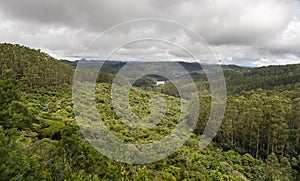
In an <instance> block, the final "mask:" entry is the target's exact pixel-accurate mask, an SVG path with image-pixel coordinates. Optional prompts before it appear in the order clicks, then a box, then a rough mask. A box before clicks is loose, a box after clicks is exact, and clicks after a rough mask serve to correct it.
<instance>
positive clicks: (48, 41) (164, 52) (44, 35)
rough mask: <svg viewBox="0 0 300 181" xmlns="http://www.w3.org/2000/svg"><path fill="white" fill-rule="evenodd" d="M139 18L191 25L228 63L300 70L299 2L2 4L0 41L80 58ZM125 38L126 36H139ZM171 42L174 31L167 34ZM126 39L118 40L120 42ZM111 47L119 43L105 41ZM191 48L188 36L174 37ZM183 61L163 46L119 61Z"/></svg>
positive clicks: (144, 46) (2, 0) (40, 0)
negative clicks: (100, 38) (294, 65)
mask: <svg viewBox="0 0 300 181" xmlns="http://www.w3.org/2000/svg"><path fill="white" fill-rule="evenodd" d="M140 18H163V19H168V20H173V21H177V22H180V23H182V24H184V25H186V26H187V27H188V28H190V29H191V30H193V31H195V32H197V33H198V34H199V35H200V36H202V37H203V39H204V40H205V41H207V42H208V44H209V45H210V46H211V48H212V50H213V52H214V53H215V55H216V57H217V59H220V60H222V62H223V63H225V64H238V65H248V66H262V65H270V64H291V63H300V5H299V1H297V0H250V1H249V0H63V1H62V0H26V1H25V0H23V1H20V0H0V42H10V43H19V44H22V45H26V46H29V47H32V48H39V49H41V50H43V51H45V52H47V53H49V54H50V55H52V56H54V57H55V58H67V59H78V58H79V57H80V56H81V54H82V52H83V51H84V49H85V48H86V47H87V45H88V44H89V43H90V42H91V41H92V40H94V39H95V37H96V36H97V35H98V34H99V33H101V32H103V31H105V30H106V29H108V28H109V27H111V26H114V25H116V24H119V23H122V22H124V21H129V20H132V19H140ZM132 28H133V31H125V32H122V36H124V37H125V36H127V35H126V33H132V32H135V31H134V27H132ZM164 31H165V32H164V34H165V35H166V36H167V35H168V31H170V32H171V31H172V30H170V29H165V30H164ZM122 36H120V37H118V38H122ZM107 40H110V41H111V43H113V42H114V41H115V40H116V37H115V36H114V37H107ZM175 40H176V42H177V43H178V44H180V45H182V46H183V47H188V46H193V42H192V41H193V40H192V39H190V38H188V37H186V36H185V35H184V34H181V35H180V36H179V35H178V36H177V37H176V38H175ZM147 56H149V57H150V56H151V57H152V58H153V59H156V58H157V59H158V60H180V59H181V58H182V57H184V56H182V52H181V53H180V50H177V49H176V48H174V47H173V48H172V47H170V45H165V44H164V45H163V43H161V42H160V43H158V42H152V43H149V42H139V43H135V44H134V43H133V44H130V45H128V46H125V47H123V48H121V49H120V50H119V51H117V52H116V53H115V55H114V56H112V58H114V59H139V60H141V59H143V58H145V57H147Z"/></svg>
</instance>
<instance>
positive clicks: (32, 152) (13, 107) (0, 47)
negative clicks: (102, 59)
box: [0, 44, 300, 181]
mask: <svg viewBox="0 0 300 181" xmlns="http://www.w3.org/2000/svg"><path fill="white" fill-rule="evenodd" d="M65 62H66V61H65ZM108 63H109V64H108V65H109V66H108V67H107V71H109V70H113V71H115V70H117V69H118V68H120V67H121V64H118V63H115V62H108ZM185 66H186V67H190V72H191V73H193V75H195V76H198V78H199V77H200V76H203V74H202V72H201V71H202V70H198V69H193V68H194V67H193V65H192V64H186V65H185ZM0 70H1V72H0V76H1V78H0V181H2V180H5V181H7V180H67V181H71V180H72V181H73V180H78V181H81V180H96V181H97V180H214V181H217V180H245V181H247V180H266V181H267V180H295V181H296V180H299V170H300V155H299V153H300V146H299V145H300V144H299V143H300V124H299V123H300V122H299V120H300V113H299V110H300V109H299V108H300V99H299V92H300V91H299V90H300V84H299V79H298V78H299V77H297V75H298V73H299V65H291V66H274V67H272V66H271V67H262V68H255V69H250V68H241V67H236V66H232V67H231V68H230V67H228V68H227V69H224V74H225V75H226V79H227V87H228V86H231V85H232V87H231V88H238V89H240V90H241V91H240V92H238V91H237V93H231V94H229V95H228V96H227V106H226V113H225V115H224V119H223V123H222V126H221V128H220V129H219V130H218V133H217V135H216V137H215V139H214V140H213V142H211V143H210V145H209V146H208V147H207V148H205V149H200V147H199V139H200V138H201V135H202V134H203V130H204V129H205V126H206V121H207V120H208V117H209V115H210V105H211V95H210V93H209V91H207V90H206V88H207V86H208V83H207V82H202V80H201V79H199V82H196V85H197V86H198V88H199V100H200V105H201V110H200V114H199V119H198V123H197V126H196V129H195V130H194V132H193V133H192V135H191V136H190V138H189V139H188V140H187V142H186V143H185V144H184V145H183V147H181V148H180V149H179V150H177V151H176V152H175V153H174V154H172V155H171V156H169V157H167V158H165V159H163V160H160V161H157V162H154V163H150V164H145V165H131V164H125V163H121V162H118V161H116V160H112V159H109V158H107V157H105V156H104V155H102V154H101V153H99V152H98V151H96V150H95V149H94V148H93V147H92V146H91V145H90V144H89V143H88V142H87V140H86V139H85V138H84V137H83V136H82V134H81V132H80V129H79V127H78V125H77V122H76V120H75V116H74V115H75V113H74V110H73V102H72V86H71V84H70V83H71V80H72V76H73V73H74V67H72V66H71V65H67V64H65V63H63V62H62V61H58V60H56V59H54V58H52V57H50V56H48V55H47V54H45V53H42V52H40V51H39V50H33V49H30V48H26V47H23V46H20V45H12V44H0ZM111 73H113V72H111ZM286 76H287V77H288V76H296V79H295V81H296V83H294V84H293V83H291V82H290V83H289V81H291V80H293V79H292V78H290V79H287V82H284V84H283V85H282V86H274V87H272V90H271V89H270V90H269V89H268V90H266V89H265V88H263V89H260V88H258V89H256V88H255V86H254V87H253V89H252V88H251V87H250V88H249V91H245V90H246V88H247V86H248V85H257V84H258V83H259V82H258V81H254V80H255V79H251V77H253V78H254V77H256V78H257V80H260V78H261V81H262V82H266V81H263V80H264V79H265V78H267V77H268V78H270V80H273V79H272V77H273V78H280V77H286ZM155 78H156V77H150V79H155ZM194 78H197V77H194ZM200 78H201V77H200ZM113 79H114V75H113V74H110V73H102V74H100V75H99V76H98V84H97V85H96V88H95V95H96V99H95V100H96V104H97V109H98V111H99V114H100V115H101V117H102V118H103V121H104V123H105V125H106V126H107V127H108V128H109V130H110V131H111V132H112V134H114V135H115V136H117V137H119V138H120V139H121V140H124V141H125V142H131V143H132V142H133V143H141V144H143V143H149V142H152V141H156V140H161V139H162V138H164V137H165V136H166V135H168V134H169V133H171V131H172V130H173V129H174V127H175V126H176V125H177V123H178V118H179V114H180V112H181V111H180V109H181V107H180V105H181V99H180V98H178V97H176V93H177V92H176V90H175V91H174V86H173V87H172V86H170V85H171V84H170V82H166V84H165V85H159V86H154V87H151V86H150V87H143V85H145V84H144V81H141V82H140V83H141V85H142V86H140V87H132V89H131V90H130V96H129V103H130V107H131V108H132V111H133V112H134V113H136V114H137V115H138V116H140V117H144V116H146V115H149V113H150V112H151V109H150V107H149V100H151V98H153V97H157V96H159V97H163V98H164V99H165V100H166V104H167V105H168V106H167V112H166V114H165V115H164V117H163V119H162V121H161V122H160V123H159V124H158V125H156V127H155V128H153V129H134V128H131V127H130V126H129V125H127V124H124V123H123V122H122V120H121V119H119V118H118V116H117V114H116V112H115V110H114V108H113V105H112V102H111V95H110V93H111V84H110V83H111V81H112V80H113ZM139 80H140V79H139ZM195 80H196V79H195ZM238 80H239V81H240V82H238ZM250 80H251V81H250ZM247 81H248V83H243V82H247ZM146 82H147V81H146ZM150 82H151V81H150ZM286 84H288V85H286ZM278 85H279V84H278ZM284 85H286V86H284ZM243 86H244V87H243ZM203 87H205V88H203ZM258 87H259V86H258ZM202 88H203V89H202ZM229 88H230V87H229ZM243 89H245V90H243ZM250 89H251V90H250ZM162 93H164V94H162ZM170 95H172V96H170ZM88 101H89V100H87V102H88ZM82 106H84V105H82ZM118 106H122V105H118ZM83 108H86V110H89V108H90V107H87V106H84V107H83ZM82 116H84V117H85V118H88V119H94V117H90V114H89V113H88V112H87V113H86V114H83V115H82ZM153 119H155V116H154V117H153Z"/></svg>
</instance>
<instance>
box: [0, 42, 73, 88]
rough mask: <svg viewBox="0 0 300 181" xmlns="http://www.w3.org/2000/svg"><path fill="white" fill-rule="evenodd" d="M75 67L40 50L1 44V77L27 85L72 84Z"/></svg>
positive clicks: (30, 86)
mask: <svg viewBox="0 0 300 181" xmlns="http://www.w3.org/2000/svg"><path fill="white" fill-rule="evenodd" d="M72 72H73V68H72V67H71V66H68V65H66V64H64V63H62V62H60V61H58V60H56V59H54V58H52V57H50V56H49V55H47V54H45V53H43V52H41V51H40V50H34V49H30V48H27V47H24V46H20V45H12V44H5V43H4V44H0V79H3V80H6V79H9V78H10V79H12V80H13V81H14V82H16V83H19V84H24V85H25V87H29V88H32V87H41V86H53V85H61V84H64V83H66V84H70V83H71V81H72V79H73V76H72V75H73V73H72Z"/></svg>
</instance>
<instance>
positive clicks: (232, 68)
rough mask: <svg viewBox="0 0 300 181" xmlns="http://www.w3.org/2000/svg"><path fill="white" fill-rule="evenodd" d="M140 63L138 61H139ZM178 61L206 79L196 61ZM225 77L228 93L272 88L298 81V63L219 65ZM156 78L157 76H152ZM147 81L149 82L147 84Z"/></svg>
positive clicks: (112, 70) (107, 70) (108, 66)
mask: <svg viewBox="0 0 300 181" xmlns="http://www.w3.org/2000/svg"><path fill="white" fill-rule="evenodd" d="M61 61H62V62H64V63H66V64H68V65H71V66H73V67H76V65H77V63H78V61H73V62H71V61H68V60H61ZM139 63H140V62H139ZM178 63H180V64H181V65H182V66H183V67H184V68H185V69H186V70H187V71H189V73H190V75H191V76H192V77H193V79H194V80H195V81H196V82H198V81H199V82H201V81H206V80H207V78H206V75H205V73H204V72H203V70H202V67H201V65H200V64H198V63H188V62H178ZM125 64H126V62H122V61H106V62H105V63H104V64H103V66H102V68H101V72H103V73H104V75H106V77H107V76H108V75H107V74H116V73H117V72H118V71H119V70H120V69H121V68H122V67H123V66H124V65H125ZM221 67H222V69H223V71H224V76H225V78H226V84H227V89H228V92H229V93H239V92H241V91H250V90H256V89H259V88H261V89H273V88H274V87H276V86H286V85H288V84H295V83H297V82H300V64H293V65H272V66H267V67H256V68H249V67H240V66H236V65H221ZM152 78H154V79H157V77H155V76H152ZM144 82H145V85H144V86H151V85H152V84H153V80H152V81H151V80H150V81H149V80H147V79H146V80H144ZM147 82H149V83H148V84H147ZM154 82H155V80H154Z"/></svg>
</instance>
